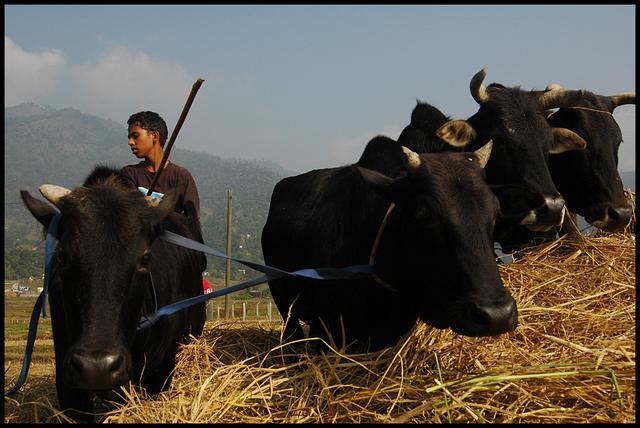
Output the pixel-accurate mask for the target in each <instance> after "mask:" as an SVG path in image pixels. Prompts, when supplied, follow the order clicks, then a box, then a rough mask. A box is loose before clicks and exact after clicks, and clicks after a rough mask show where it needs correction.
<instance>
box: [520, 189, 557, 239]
mask: <svg viewBox="0 0 640 428" xmlns="http://www.w3.org/2000/svg"><path fill="white" fill-rule="evenodd" d="M564 212H565V202H564V199H562V197H560V196H555V197H549V196H547V197H545V198H544V204H542V206H540V207H538V208H536V209H535V210H531V211H529V214H528V215H527V216H526V217H525V218H524V219H522V221H521V222H520V224H522V225H524V226H526V227H527V228H528V229H530V230H533V231H536V232H546V231H548V230H551V229H552V228H554V227H560V226H562V222H563V221H564Z"/></svg>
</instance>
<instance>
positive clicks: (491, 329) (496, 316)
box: [451, 293, 518, 337]
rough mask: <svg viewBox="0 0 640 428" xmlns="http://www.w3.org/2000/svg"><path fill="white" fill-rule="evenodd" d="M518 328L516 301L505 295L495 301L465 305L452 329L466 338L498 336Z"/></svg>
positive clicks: (477, 301)
mask: <svg viewBox="0 0 640 428" xmlns="http://www.w3.org/2000/svg"><path fill="white" fill-rule="evenodd" d="M517 326H518V308H517V305H516V301H515V300H514V299H513V297H511V296H510V295H509V294H507V293H505V294H503V295H502V296H501V297H500V298H498V299H495V300H493V301H483V300H482V299H480V300H474V301H473V302H472V303H469V304H467V305H465V307H464V309H463V310H462V311H461V316H460V317H458V319H457V320H455V321H454V323H453V324H452V325H451V329H452V330H453V331H455V332H456V333H458V334H462V335H465V336H474V337H478V336H496V335H499V334H503V333H508V332H510V331H513V330H515V329H516V327H517Z"/></svg>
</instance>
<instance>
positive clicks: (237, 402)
mask: <svg viewBox="0 0 640 428" xmlns="http://www.w3.org/2000/svg"><path fill="white" fill-rule="evenodd" d="M635 254H636V242H635V219H634V221H633V223H632V226H631V227H630V228H628V229H627V230H626V231H625V232H624V233H620V234H601V233H596V234H594V235H592V236H586V237H573V238H571V237H568V236H567V237H564V238H562V239H560V240H557V241H555V242H553V243H550V244H546V245H540V246H538V247H534V248H529V249H527V250H525V251H522V252H520V253H518V254H517V255H516V260H515V262H514V263H512V264H508V265H501V266H500V272H501V275H502V278H503V280H504V283H505V286H506V287H507V288H508V289H509V291H510V292H511V293H512V295H513V297H514V298H515V299H516V301H517V303H518V309H519V326H518V328H517V329H516V331H514V332H512V333H509V334H506V335H502V336H498V337H489V338H468V337H462V336H460V335H457V334H454V333H452V332H451V331H450V330H444V331H442V330H436V329H433V328H431V327H429V326H427V325H425V324H422V323H418V325H417V326H416V328H415V329H414V331H412V332H411V333H410V334H409V335H407V336H406V337H405V338H404V339H403V340H402V341H400V343H398V344H397V345H396V346H395V347H393V348H390V349H386V350H383V351H379V352H376V353H367V354H357V355H354V354H350V355H346V354H344V353H342V352H340V351H339V350H336V351H335V352H331V353H328V354H325V355H302V356H301V358H300V359H299V360H298V361H296V362H284V361H283V360H282V358H281V354H282V348H281V347H280V346H279V334H280V329H279V328H280V325H279V324H278V325H268V324H266V323H253V324H246V323H245V324H243V323H240V322H233V321H220V322H211V323H208V324H207V329H206V331H205V333H204V334H203V336H202V337H200V338H199V339H197V340H195V341H194V342H192V343H191V344H189V345H187V346H184V347H183V348H182V350H181V352H180V354H179V355H178V362H177V368H176V373H175V376H174V380H173V384H172V386H171V389H170V390H169V391H167V392H165V393H162V394H160V395H159V396H156V397H152V398H149V397H146V396H145V395H144V394H143V393H141V392H140V391H137V390H135V389H133V388H127V389H124V388H123V390H122V394H123V396H124V399H125V402H124V404H119V405H117V406H115V407H110V408H109V409H108V410H107V411H106V412H105V413H104V414H103V415H102V416H101V417H100V420H101V421H102V422H107V423H158V422H166V423H175V422H178V423H179V422H210V423H225V422H227V423H233V422H238V423H239V422H244V423H266V422H292V423H301V422H308V423H361V422H373V423H398V422H408V423H440V422H444V423H448V422H471V423H483V422H503V423H540V422H542V423H572V422H577V423H595V422H600V423H602V422H613V423H633V422H635V419H636V418H635V408H636V402H635V392H636V379H635V348H636V346H635V344H636V331H635V326H636V319H635V314H636V304H635V302H636V295H635V282H636V273H635ZM381 316H384V315H383V314H381ZM27 387H28V385H27ZM50 399H52V400H53V401H55V398H52V397H50ZM43 400H44V399H43ZM5 410H6V405H5ZM48 419H49V420H52V421H63V419H62V417H61V416H60V415H53V414H52V416H51V417H49V418H48ZM6 420H7V419H6V416H5V421H6Z"/></svg>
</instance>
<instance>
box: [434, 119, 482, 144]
mask: <svg viewBox="0 0 640 428" xmlns="http://www.w3.org/2000/svg"><path fill="white" fill-rule="evenodd" d="M436 136H437V137H438V138H440V139H442V140H444V141H445V142H447V143H448V144H449V145H451V146H453V147H464V146H466V145H467V144H469V143H470V142H471V141H473V140H475V139H476V136H477V133H476V130H475V129H473V126H471V125H470V124H469V122H467V121H466V120H450V121H448V122H446V123H445V124H444V125H442V126H441V127H440V128H438V130H437V131H436Z"/></svg>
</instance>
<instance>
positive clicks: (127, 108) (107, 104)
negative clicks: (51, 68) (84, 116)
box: [71, 47, 193, 120]
mask: <svg viewBox="0 0 640 428" xmlns="http://www.w3.org/2000/svg"><path fill="white" fill-rule="evenodd" d="M71 75H72V78H73V79H74V82H75V84H76V86H75V91H76V92H77V96H76V97H75V98H76V99H82V100H84V103H85V105H84V106H82V108H84V109H87V110H88V111H92V112H95V114H100V115H105V116H107V117H110V118H112V119H116V120H118V119H122V118H123V117H124V116H123V115H125V116H128V114H131V113H134V112H136V111H140V110H154V111H157V112H159V113H160V114H161V115H166V114H168V113H173V112H174V111H179V110H180V108H181V107H182V105H183V104H184V102H185V100H186V96H187V94H188V90H189V89H190V87H191V85H192V84H193V81H192V79H191V77H190V76H189V73H188V72H187V71H186V70H185V68H184V67H182V66H180V65H178V64H176V63H172V62H168V61H161V60H156V59H153V58H151V57H150V56H149V55H147V54H146V53H144V52H142V51H135V50H132V49H129V48H126V47H116V48H113V49H112V50H111V51H109V52H107V53H106V54H103V55H101V56H100V57H99V58H98V60H97V61H95V62H91V63H85V64H81V65H74V66H72V67H71ZM125 119H126V117H125Z"/></svg>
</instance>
